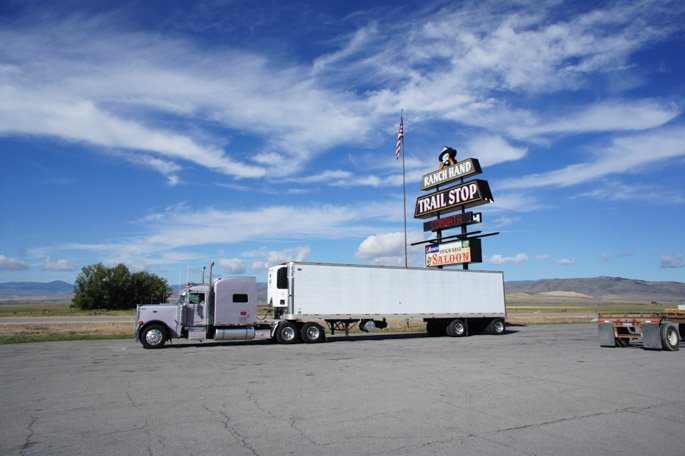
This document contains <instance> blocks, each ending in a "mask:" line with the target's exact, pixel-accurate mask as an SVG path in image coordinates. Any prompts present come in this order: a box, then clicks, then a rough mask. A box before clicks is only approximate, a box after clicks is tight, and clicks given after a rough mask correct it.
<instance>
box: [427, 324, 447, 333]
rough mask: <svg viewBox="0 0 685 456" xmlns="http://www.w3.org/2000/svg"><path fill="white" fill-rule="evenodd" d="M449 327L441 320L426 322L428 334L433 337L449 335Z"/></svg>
mask: <svg viewBox="0 0 685 456" xmlns="http://www.w3.org/2000/svg"><path fill="white" fill-rule="evenodd" d="M446 327H447V325H446V324H445V322H444V321H441V320H428V321H427V322H426V333H428V335H429V336H431V337H439V336H444V335H445V334H447V333H446V332H445V328H446Z"/></svg>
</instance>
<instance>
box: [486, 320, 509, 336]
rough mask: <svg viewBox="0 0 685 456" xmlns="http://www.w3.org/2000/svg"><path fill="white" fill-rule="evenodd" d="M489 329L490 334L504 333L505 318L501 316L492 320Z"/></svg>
mask: <svg viewBox="0 0 685 456" xmlns="http://www.w3.org/2000/svg"><path fill="white" fill-rule="evenodd" d="M487 329H488V333H489V334H494V335H500V334H504V330H505V329H506V326H505V324H504V320H502V319H501V318H495V319H493V320H492V321H491V322H490V324H489V325H488V328H487Z"/></svg>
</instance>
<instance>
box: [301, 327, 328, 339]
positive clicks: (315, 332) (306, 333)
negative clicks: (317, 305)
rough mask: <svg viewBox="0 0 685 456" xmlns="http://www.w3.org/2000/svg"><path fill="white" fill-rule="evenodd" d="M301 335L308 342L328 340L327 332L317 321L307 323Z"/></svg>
mask: <svg viewBox="0 0 685 456" xmlns="http://www.w3.org/2000/svg"><path fill="white" fill-rule="evenodd" d="M300 336H301V337H302V340H303V341H304V342H306V343H308V344H315V343H317V342H323V341H324V340H326V333H325V332H324V330H323V328H322V327H321V326H320V325H318V324H317V323H305V324H304V326H303V327H302V330H301V331H300Z"/></svg>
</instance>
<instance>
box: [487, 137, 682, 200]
mask: <svg viewBox="0 0 685 456" xmlns="http://www.w3.org/2000/svg"><path fill="white" fill-rule="evenodd" d="M593 155H595V157H596V158H595V159H594V160H591V161H589V162H587V163H577V164H573V165H569V166H566V167H564V168H561V169H558V170H554V171H550V172H546V173H537V174H529V175H527V176H523V177H521V178H517V179H508V180H505V181H500V182H499V183H498V185H499V187H500V188H503V189H513V188H517V189H520V188H524V189H525V188H539V187H568V186H571V185H577V184H581V183H584V182H587V181H590V180H594V179H599V178H602V177H605V176H611V175H615V174H618V173H640V172H641V171H642V169H643V167H644V166H646V165H647V164H650V163H659V162H662V163H663V162H664V161H665V160H668V159H672V158H675V157H682V156H685V128H683V127H672V128H663V129H658V130H656V131H648V132H644V133H638V134H633V135H628V136H621V137H617V138H615V139H613V140H612V141H611V144H609V145H608V146H598V147H597V150H595V151H594V153H593Z"/></svg>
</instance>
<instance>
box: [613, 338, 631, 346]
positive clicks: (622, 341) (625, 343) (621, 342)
mask: <svg viewBox="0 0 685 456" xmlns="http://www.w3.org/2000/svg"><path fill="white" fill-rule="evenodd" d="M628 345H630V340H628V339H625V338H623V337H617V338H616V346H617V347H627V346H628Z"/></svg>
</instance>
